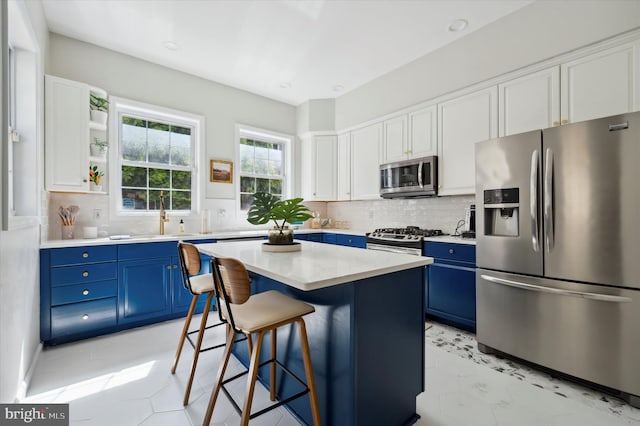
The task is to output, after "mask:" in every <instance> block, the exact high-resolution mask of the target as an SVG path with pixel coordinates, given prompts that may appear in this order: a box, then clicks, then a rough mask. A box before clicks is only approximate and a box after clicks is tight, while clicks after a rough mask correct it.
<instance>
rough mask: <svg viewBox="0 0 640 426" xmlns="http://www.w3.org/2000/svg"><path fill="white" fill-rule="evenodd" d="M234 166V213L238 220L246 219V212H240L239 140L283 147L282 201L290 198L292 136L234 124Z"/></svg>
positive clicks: (291, 186) (291, 183)
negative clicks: (249, 140)
mask: <svg viewBox="0 0 640 426" xmlns="http://www.w3.org/2000/svg"><path fill="white" fill-rule="evenodd" d="M235 133H236V137H235V141H236V143H235V149H236V164H237V166H236V167H234V179H235V181H236V182H237V184H236V188H235V196H236V212H237V216H238V217H239V218H246V217H247V213H248V210H242V209H241V208H242V205H241V199H240V177H241V176H242V173H241V171H240V139H241V138H250V139H252V140H259V141H261V142H268V143H278V144H282V146H283V156H282V163H283V164H282V197H283V199H287V198H291V194H292V190H293V168H292V167H293V161H292V158H293V140H294V138H293V136H292V135H288V134H285V133H280V132H274V131H271V130H266V129H261V128H257V127H253V126H248V125H244V124H236V132H235Z"/></svg>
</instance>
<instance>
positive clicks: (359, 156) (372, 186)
mask: <svg viewBox="0 0 640 426" xmlns="http://www.w3.org/2000/svg"><path fill="white" fill-rule="evenodd" d="M381 145H382V124H381V123H378V124H373V125H371V126H367V127H363V128H360V129H357V130H353V131H352V132H351V199H352V200H371V199H378V198H380V158H381V153H380V151H381Z"/></svg>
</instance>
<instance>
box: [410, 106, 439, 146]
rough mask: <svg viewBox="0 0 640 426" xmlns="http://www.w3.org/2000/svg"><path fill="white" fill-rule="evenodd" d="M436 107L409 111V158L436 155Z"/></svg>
mask: <svg viewBox="0 0 640 426" xmlns="http://www.w3.org/2000/svg"><path fill="white" fill-rule="evenodd" d="M437 115H438V107H437V106H436V105H431V106H429V107H427V108H423V109H420V110H418V111H414V112H410V113H409V141H410V146H409V158H419V157H428V156H430V155H438V124H437V123H438V121H437Z"/></svg>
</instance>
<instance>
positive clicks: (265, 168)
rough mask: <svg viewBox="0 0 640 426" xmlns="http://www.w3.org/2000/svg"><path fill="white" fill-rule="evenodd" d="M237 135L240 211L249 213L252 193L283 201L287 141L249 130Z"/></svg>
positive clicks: (276, 136)
mask: <svg viewBox="0 0 640 426" xmlns="http://www.w3.org/2000/svg"><path fill="white" fill-rule="evenodd" d="M239 133H240V140H239V146H238V159H239V164H240V166H239V178H240V194H239V195H240V210H241V211H247V210H249V207H250V206H251V202H252V200H253V194H254V193H256V192H267V193H270V194H274V195H277V196H278V197H280V198H283V197H285V196H286V195H287V193H288V191H287V184H288V182H287V181H286V175H287V173H285V171H286V170H287V165H288V161H287V156H288V152H287V148H288V142H289V139H288V138H285V137H281V136H278V135H274V134H269V133H265V132H259V131H252V130H249V129H241V130H240V132H239Z"/></svg>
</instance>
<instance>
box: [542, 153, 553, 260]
mask: <svg viewBox="0 0 640 426" xmlns="http://www.w3.org/2000/svg"><path fill="white" fill-rule="evenodd" d="M544 167H545V170H544V222H545V227H544V239H545V245H546V246H547V253H550V252H551V250H552V249H553V244H554V242H553V151H551V148H547V151H546V159H545V166H544Z"/></svg>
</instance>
